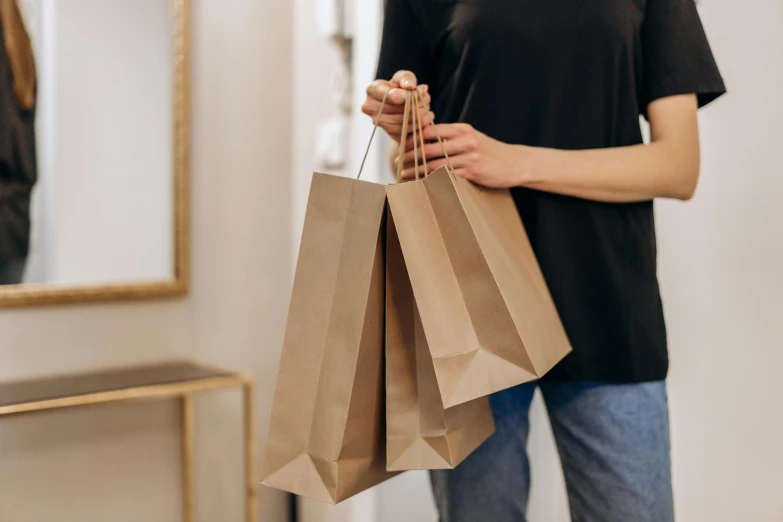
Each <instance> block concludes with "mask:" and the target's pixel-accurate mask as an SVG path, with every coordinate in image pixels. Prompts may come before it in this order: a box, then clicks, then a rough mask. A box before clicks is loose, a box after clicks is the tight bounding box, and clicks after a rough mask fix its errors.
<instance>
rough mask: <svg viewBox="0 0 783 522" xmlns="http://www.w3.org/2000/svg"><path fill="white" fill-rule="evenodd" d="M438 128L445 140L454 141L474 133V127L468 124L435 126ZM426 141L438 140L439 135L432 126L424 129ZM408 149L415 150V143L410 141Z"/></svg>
mask: <svg viewBox="0 0 783 522" xmlns="http://www.w3.org/2000/svg"><path fill="white" fill-rule="evenodd" d="M435 127H437V131H438V134H439V135H440V137H441V139H443V140H453V139H455V138H457V137H458V136H463V135H467V134H472V133H473V132H474V130H473V127H471V126H470V125H468V124H467V123H441V124H438V125H435ZM423 134H424V139H425V140H427V141H432V140H437V139H438V134H436V133H435V129H434V128H433V127H432V126H429V127H428V128H426V129H424V132H423ZM408 145H409V147H408V148H413V142H412V141H410V140H409V143H408Z"/></svg>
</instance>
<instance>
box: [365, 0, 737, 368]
mask: <svg viewBox="0 0 783 522" xmlns="http://www.w3.org/2000/svg"><path fill="white" fill-rule="evenodd" d="M400 69H407V70H410V71H413V72H414V73H415V74H416V76H417V78H418V79H419V82H420V83H426V84H428V85H429V86H430V92H431V94H432V97H433V98H432V107H433V111H434V112H435V117H436V120H438V121H439V122H441V123H455V122H465V123H469V124H471V125H473V126H474V127H475V128H476V129H477V130H479V131H481V132H483V133H485V134H487V135H489V136H491V137H493V138H495V139H498V140H501V141H504V142H506V143H513V144H525V145H531V146H541V147H552V148H558V149H572V150H573V149H595V148H604V147H619V146H626V145H635V144H639V143H642V134H641V130H640V125H639V116H640V114H641V115H644V114H645V112H646V107H647V104H649V103H650V102H651V101H653V100H655V99H658V98H662V97H665V96H672V95H676V94H686V93H696V94H697V95H698V100H699V105H700V106H701V105H704V104H706V103H708V102H710V101H712V100H713V99H715V98H717V97H718V96H720V95H721V94H722V93H724V92H725V88H724V85H723V81H722V80H721V76H720V73H719V72H718V69H717V66H716V65H715V61H714V59H713V57H712V53H711V51H710V48H709V44H708V43H707V39H706V37H705V34H704V30H703V29H702V25H701V22H700V20H699V16H698V13H697V11H696V7H695V5H694V2H693V0H558V1H553V0H387V6H386V17H385V21H384V29H383V41H382V46H381V55H380V62H379V68H378V77H379V78H384V79H389V78H391V77H392V76H393V74H394V73H395V72H396V71H397V70H400ZM628 174H629V176H630V175H633V172H629V173H628ZM512 194H513V196H514V199H515V200H516V202H517V207H518V209H519V213H520V215H521V217H522V221H523V222H524V224H525V228H526V229H527V232H528V235H529V236H530V241H531V243H532V245H533V249H534V250H535V252H536V255H537V256H538V260H539V263H540V264H541V268H542V270H543V272H544V276H545V277H546V280H547V283H548V285H549V288H550V291H551V292H552V297H553V299H554V301H555V304H556V305H557V308H558V311H559V312H560V316H561V318H562V320H563V323H564V325H565V329H566V332H567V333H568V336H569V338H570V340H571V344H572V345H573V347H574V351H573V353H572V354H570V355H569V356H568V357H566V359H565V360H564V361H563V362H562V363H560V364H559V365H557V366H556V367H555V368H554V369H553V370H552V371H551V372H550V373H549V374H548V375H547V376H546V378H548V379H560V380H581V381H611V382H640V381H650V380H659V379H663V378H665V377H666V373H667V370H668V354H667V347H666V328H665V325H664V318H663V307H662V304H661V298H660V293H659V289H658V280H657V275H656V245H655V226H654V217H653V204H652V202H651V201H647V202H641V203H627V204H618V203H600V202H594V201H588V200H584V199H579V198H573V197H567V196H561V195H556V194H551V193H545V192H539V191H534V190H529V189H522V188H514V189H512Z"/></svg>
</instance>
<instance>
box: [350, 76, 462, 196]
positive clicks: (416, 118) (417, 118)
mask: <svg viewBox="0 0 783 522" xmlns="http://www.w3.org/2000/svg"><path fill="white" fill-rule="evenodd" d="M390 91H391V89H389V90H387V91H386V92H385V93H384V94H383V98H382V99H381V106H380V107H379V108H378V113H377V114H376V115H375V119H374V121H373V128H372V133H371V134H370V139H369V141H368V143H367V148H366V149H365V151H364V156H363V157H362V162H361V164H360V165H359V172H358V173H357V175H356V179H357V180H358V179H360V178H361V177H362V171H363V170H364V164H365V162H366V161H367V156H368V155H369V153H370V147H371V146H372V142H373V138H375V132H376V131H377V130H378V121H379V119H380V117H381V115H382V114H383V109H384V108H385V106H386V98H387V97H388V96H389V92H390ZM408 92H409V93H410V94H408V93H406V96H405V108H404V110H403V114H404V117H403V120H402V132H401V133H400V145H399V153H398V155H397V176H396V178H397V183H399V182H400V181H401V178H402V166H403V162H402V159H403V157H404V156H405V141H406V139H407V137H408V123H409V121H410V115H411V114H412V115H413V157H414V169H415V172H416V179H417V180H418V179H419V162H418V160H419V157H418V146H419V143H417V141H416V134H417V133H416V130H417V127H418V135H419V136H418V137H419V141H420V145H421V156H422V166H423V168H424V177H426V176H427V175H428V174H429V172H428V169H427V156H426V154H425V153H424V132H423V130H422V125H421V114H420V112H419V93H418V91H417V90H412V91H408ZM411 98H413V106H411ZM409 111H410V112H409ZM431 125H432V126H433V130H434V131H435V137H436V138H437V139H438V143H439V144H440V148H441V150H442V151H443V156H444V158H445V159H446V164H447V166H448V169H449V170H450V171H451V172H452V173H453V172H454V167H453V166H452V164H451V159H450V158H449V154H448V152H446V147H444V145H443V140H442V139H441V137H440V134H439V133H438V128H437V127H436V126H435V120H434V118H433V121H432V122H431Z"/></svg>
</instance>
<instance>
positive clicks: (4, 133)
mask: <svg viewBox="0 0 783 522" xmlns="http://www.w3.org/2000/svg"><path fill="white" fill-rule="evenodd" d="M0 35H1V36H2V37H1V38H0V39H1V40H2V45H0V285H8V284H17V283H20V282H21V281H22V278H23V276H24V269H25V264H26V261H27V255H28V252H29V248H30V197H31V194H32V190H33V186H34V185H35V181H36V179H37V165H36V152H35V106H36V74H35V59H34V57H33V49H32V45H31V43H30V37H29V35H28V32H27V29H26V27H25V24H24V21H23V19H22V15H21V12H20V10H19V5H18V4H17V0H0Z"/></svg>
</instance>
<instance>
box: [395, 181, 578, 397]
mask: <svg viewBox="0 0 783 522" xmlns="http://www.w3.org/2000/svg"><path fill="white" fill-rule="evenodd" d="M386 194H387V197H388V201H389V207H390V209H391V213H392V214H393V216H394V223H395V227H396V230H397V233H398V236H399V239H400V244H401V245H402V252H403V254H404V257H405V264H406V265H407V268H408V273H409V275H410V280H411V285H412V288H413V294H414V296H415V299H416V304H417V305H418V308H419V311H420V313H421V322H422V326H423V329H424V333H425V334H426V338H427V343H428V344H429V348H430V355H431V358H432V361H433V365H434V368H435V375H436V376H437V382H438V386H439V391H440V395H441V399H442V400H443V404H444V405H445V406H446V408H451V407H452V406H456V405H458V404H462V403H465V402H468V401H471V400H473V399H476V398H478V397H482V396H485V395H489V394H491V393H494V392H497V391H500V390H503V389H505V388H509V387H511V386H515V385H517V384H521V383H524V382H528V381H531V380H535V379H537V378H539V377H541V376H542V375H544V373H546V372H547V371H548V370H549V369H550V368H552V366H554V365H555V363H557V362H558V361H559V360H560V359H562V358H563V357H564V356H565V355H566V354H568V353H569V352H570V351H571V346H570V344H569V342H568V339H567V337H566V334H565V331H564V329H563V326H562V323H561V322H560V319H559V317H558V314H557V311H556V309H555V305H554V303H553V301H552V298H551V296H550V294H549V291H548V289H547V286H546V283H545V282H544V277H543V275H542V273H541V269H540V267H539V265H538V262H537V260H536V257H535V255H534V253H533V250H532V248H531V246H530V242H529V241H528V238H527V235H526V233H525V230H524V228H523V226H522V222H521V220H520V218H519V214H518V213H517V209H516V207H515V205H514V202H513V200H512V198H511V194H510V193H509V192H508V191H507V190H491V189H486V188H482V187H478V186H476V185H474V184H473V183H471V182H469V181H466V180H464V179H461V178H458V177H457V176H455V175H454V174H453V172H452V171H451V170H449V169H448V168H446V167H441V168H439V169H437V170H436V171H435V172H433V173H432V174H430V175H428V176H427V177H426V178H424V179H423V180H421V181H414V182H409V183H401V184H397V185H390V186H388V187H387V188H386Z"/></svg>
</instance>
